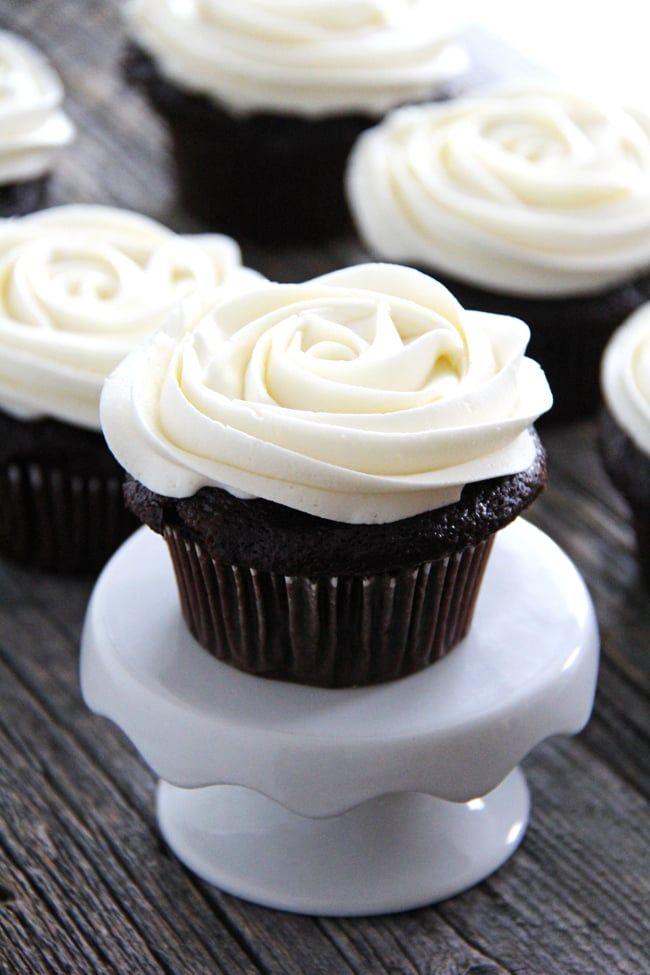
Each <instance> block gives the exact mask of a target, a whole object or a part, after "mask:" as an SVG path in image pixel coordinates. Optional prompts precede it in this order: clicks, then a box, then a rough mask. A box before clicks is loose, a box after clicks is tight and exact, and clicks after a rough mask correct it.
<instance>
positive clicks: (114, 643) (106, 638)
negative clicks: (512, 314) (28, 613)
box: [81, 520, 598, 915]
mask: <svg viewBox="0 0 650 975" xmlns="http://www.w3.org/2000/svg"><path fill="white" fill-rule="evenodd" d="M597 663H598V634H597V627H596V622H595V616H594V612H593V607H592V604H591V600H590V598H589V595H588V593H587V590H586V588H585V586H584V583H583V582H582V579H581V578H580V575H579V574H578V572H577V571H576V569H575V567H574V566H573V565H572V563H571V562H570V561H569V559H568V558H567V557H566V555H564V553H563V552H562V551H561V550H560V549H559V548H558V547H557V546H556V545H555V544H554V543H553V542H552V541H551V540H550V539H549V538H547V536H546V535H544V534H543V533H542V532H540V531H537V530H536V529H535V528H533V527H532V526H531V525H529V524H527V523H526V522H524V521H522V520H519V521H517V522H515V523H514V524H513V525H511V526H510V527H508V528H506V529H505V530H504V531H502V532H500V533H499V535H498V536H497V538H496V541H495V545H494V549H493V553H492V556H491V559H490V563H489V565H488V569H487V572H486V576H485V580H484V583H483V588H482V590H481V594H480V597H479V600H478V603H477V607H476V615H475V617H474V622H473V625H472V628H471V630H470V633H469V634H468V636H467V637H466V638H465V639H464V640H463V641H462V643H461V644H460V645H459V646H458V647H456V648H455V649H454V650H453V652H452V653H450V654H449V655H448V656H447V657H445V658H444V659H443V660H440V661H439V662H438V663H436V664H435V665H434V666H432V667H428V668H427V669H426V670H424V671H422V672H420V673H418V674H414V675H413V676H411V677H407V678H404V679H403V680H398V681H393V682H391V683H388V684H380V685H377V686H373V687H358V688H349V689H344V690H327V689H323V688H317V687H305V686H301V685H297V684H290V683H285V682H282V681H272V680H265V679H263V678H259V677H252V676H250V675H248V674H243V673H240V672H239V671H237V670H235V669H234V668H232V667H229V666H227V665H225V664H223V663H220V662H219V661H217V660H215V659H214V658H213V657H211V656H210V655H209V654H208V653H206V652H205V651H204V650H203V649H202V648H201V647H200V646H199V645H198V643H196V641H195V640H194V639H193V638H192V636H191V635H190V633H189V631H188V630H187V627H186V626H185V623H184V621H183V619H182V616H181V613H180V609H179V604H178V595H177V592H176V586H175V580H174V576H173V570H172V566H171V563H170V560H169V557H168V555H167V552H166V551H165V545H164V543H163V542H162V541H161V539H160V538H158V537H157V536H155V535H153V534H152V533H150V532H149V531H147V530H142V531H140V532H137V533H136V534H135V535H134V536H133V537H132V538H131V539H130V540H129V541H128V542H126V543H125V544H124V545H123V546H122V548H121V549H120V550H119V551H118V552H117V553H116V555H115V556H114V557H113V559H112V560H111V561H110V562H109V564H108V565H107V567H106V568H105V569H104V572H103V573H102V575H101V577H100V579H99V580H98V582H97V585H96V587H95V591H94V593H93V597H92V599H91V602H90V606H89V608H88V614H87V617H86V624H85V628H84V634H83V640H82V659H81V684H82V690H83V694H84V697H85V699H86V701H87V703H88V705H89V706H90V707H91V708H92V709H93V710H95V711H96V712H98V713H100V714H104V715H106V716H107V717H109V718H111V719H112V720H113V721H115V723H116V724H118V725H119V726H120V727H121V728H122V729H123V730H124V731H125V732H126V734H127V735H128V736H129V737H130V738H131V740H132V741H133V742H134V744H135V745H136V747H137V748H138V749H139V751H140V753H141V754H142V755H143V757H144V758H145V759H146V761H147V762H148V763H149V764H150V766H151V767H152V768H153V769H154V770H155V771H156V773H157V775H158V776H159V777H160V779H161V780H162V781H161V783H160V786H159V790H158V822H159V825H160V829H161V831H162V833H163V835H164V837H165V839H166V840H167V842H168V843H169V845H170V847H171V848H172V850H174V852H175V853H176V854H177V855H178V857H179V858H180V859H181V860H182V861H183V863H185V864H186V865H187V866H188V867H189V868H190V869H191V870H193V871H194V872H195V873H197V874H198V875H199V876H200V877H202V878H204V879H205V880H207V881H208V882H209V883H212V884H215V885H216V886H218V887H220V888H222V889H223V890H226V891H229V892H230V893H232V894H237V895H239V896H240V897H244V898H246V899H248V900H251V901H254V902H256V903H258V904H264V905H266V906H269V907H276V908H281V909H284V910H289V911H297V912H301V913H304V914H326V915H327V914H329V915H365V914H377V913H384V912H389V911H402V910H408V909H410V908H414V907H418V906H421V905H423V904H428V903H432V902H434V901H438V900H441V899H443V898H445V897H449V896H451V895H453V894H457V893H459V892H460V891H462V890H465V889H466V888H468V887H471V886H472V885H473V884H475V883H477V882H478V881H480V880H482V879H483V878H484V877H486V876H488V874H490V873H491V872H492V871H493V870H495V869H496V868H497V867H499V866H500V865H501V864H502V863H503V862H504V861H505V860H506V859H507V858H508V857H509V856H510V854H511V853H512V852H513V851H514V850H515V849H516V847H517V845H518V843H519V842H520V841H521V839H522V837H523V834H524V832H525V829H526V825H527V822H528V814H529V799H528V790H527V788H526V783H525V780H524V777H523V775H522V773H521V771H520V770H519V769H518V767H517V766H518V764H519V762H520V761H521V759H522V758H523V757H524V756H525V755H527V754H528V752H529V751H530V750H531V749H532V748H534V747H535V745H537V744H538V743H539V742H540V741H543V740H544V739H545V738H547V737H549V735H553V734H560V733H566V734H571V733H575V732H577V731H579V730H580V729H581V728H582V727H583V725H584V724H585V723H586V721H587V720H588V718H589V714H590V712H591V708H592V704H593V696H594V690H595V684H596V672H597Z"/></svg>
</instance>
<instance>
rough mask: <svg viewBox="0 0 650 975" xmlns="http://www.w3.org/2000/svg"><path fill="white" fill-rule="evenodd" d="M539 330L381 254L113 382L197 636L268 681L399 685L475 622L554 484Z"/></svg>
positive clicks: (232, 309) (261, 303)
mask: <svg viewBox="0 0 650 975" xmlns="http://www.w3.org/2000/svg"><path fill="white" fill-rule="evenodd" d="M528 335H529V333H528V329H527V328H526V326H525V325H524V324H523V323H522V322H519V321H516V320H514V319H507V318H500V317H498V316H493V315H486V314H483V313H480V312H467V311H464V310H463V309H462V308H461V307H460V305H459V304H458V303H457V302H456V300H455V299H454V298H453V296H452V295H451V294H450V293H449V292H448V291H447V290H446V289H445V288H444V287H442V286H441V285H440V284H438V283H437V282H435V281H433V280H432V279H431V278H429V277H428V276H426V275H424V274H421V273H419V272H418V271H414V270H412V269H409V268H401V267H395V266H391V265H366V266H361V267H355V268H349V269H347V270H344V271H338V272H336V273H334V274H329V275H326V276H324V277H322V278H317V279H316V280H314V281H311V282H308V283H306V284H303V285H266V286H264V287H261V288H260V289H258V290H255V291H252V292H250V293H248V294H246V295H244V296H241V297H238V298H235V299H233V300H232V301H228V302H226V303H224V304H223V305H221V306H220V307H219V308H217V309H215V310H214V311H213V312H212V313H210V314H209V315H207V316H206V317H205V318H204V319H203V320H201V321H200V322H198V323H197V324H196V325H195V326H193V327H189V328H187V327H185V326H184V325H183V323H182V322H177V323H176V324H175V326H170V327H168V328H166V329H165V330H163V331H161V332H160V333H158V334H157V335H155V336H154V337H153V338H152V339H150V340H149V341H148V342H147V343H145V344H144V345H143V346H141V347H140V348H139V349H137V350H135V351H134V352H133V353H132V354H131V355H130V356H129V357H128V358H127V359H126V360H125V361H124V363H123V364H122V365H121V366H120V367H119V368H118V369H117V370H116V372H115V373H114V374H113V376H111V377H110V378H109V380H108V381H107V383H106V385H105V388H104V392H103V395H102V406H101V414H102V426H103V429H104V433H105V436H106V439H107V441H108V444H109V446H110V448H111V450H112V451H113V452H114V454H115V456H116V458H117V459H118V461H119V462H120V463H121V464H122V465H123V466H124V467H125V468H126V470H127V471H128V472H129V474H130V475H131V480H130V481H129V482H128V483H127V485H126V488H125V494H126V500H127V504H128V506H129V507H130V509H131V510H132V511H133V512H134V513H135V514H137V515H138V517H139V518H140V519H141V520H142V521H144V522H145V523H146V524H148V525H149V526H150V527H151V528H153V529H154V531H157V532H159V533H160V534H162V535H163V537H164V538H165V540H166V542H167V544H168V547H169V550H170V553H171V557H172V561H173V563H174V568H175V572H176V578H177V582H178V587H179V593H180V600H181V607H182V611H183V613H184V616H185V619H186V621H187V623H188V626H189V628H190V630H191V632H192V633H193V634H194V636H195V637H196V639H197V640H198V641H199V642H200V643H201V644H202V645H203V646H204V647H205V648H206V649H207V650H209V651H210V652H211V653H213V654H214V655H215V656H216V657H218V658H219V659H221V660H224V661H226V662H228V663H230V664H232V665H234V666H236V667H238V668H239V669H241V670H244V671H247V672H249V673H252V674H257V675H261V676H268V677H276V678H282V679H285V680H294V681H299V682H301V683H309V684H317V685H320V686H326V687H343V686H350V685H360V684H370V683H376V682H381V681H385V680H391V679H394V678H398V677H402V676H405V675H407V674H410V673H413V672H415V671H417V670H420V669H422V668H423V667H425V666H427V665H428V664H430V663H432V662H434V661H435V660H437V659H439V658H440V657H441V656H443V655H444V654H446V653H448V652H449V651H450V650H451V649H452V648H453V647H454V646H455V645H456V644H457V643H458V642H459V641H460V639H462V637H463V636H464V635H465V633H466V632H467V630H468V628H469V626H470V623H471V618H472V612H473V609H474V605H475V602H476V598H477V594H478V591H479V586H480V582H481V578H482V576H483V572H484V570H485V565H486V561H487V558H488V554H489V551H490V546H491V543H492V539H493V537H494V534H495V533H496V532H497V531H498V530H499V529H500V528H502V527H503V526H504V525H506V524H508V523H509V522H510V521H512V520H513V519H514V518H515V517H517V515H518V514H519V513H520V512H521V511H523V510H524V509H525V508H526V507H527V506H528V505H529V504H530V503H531V502H532V501H533V500H534V498H535V497H536V496H537V494H538V493H539V491H540V490H541V488H542V487H543V485H544V482H545V460H544V452H543V450H542V448H541V446H540V444H539V441H538V440H537V438H536V436H535V435H534V434H533V433H532V431H531V430H530V425H531V424H532V423H533V422H534V420H535V419H536V418H537V417H538V416H539V415H540V414H541V413H543V412H545V411H546V410H547V409H548V408H549V407H550V405H551V395H550V391H549V388H548V385H547V383H546V379H545V377H544V374H543V373H542V372H541V370H540V369H539V367H538V366H537V365H536V364H535V363H534V362H532V361H531V360H530V359H527V358H525V357H524V354H525V348H526V344H527V341H528Z"/></svg>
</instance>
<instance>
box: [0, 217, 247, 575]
mask: <svg viewBox="0 0 650 975" xmlns="http://www.w3.org/2000/svg"><path fill="white" fill-rule="evenodd" d="M258 278H259V276H258V275H255V273H254V272H252V271H248V270H246V269H244V268H242V267H241V266H240V259H239V251H238V248H237V246H236V244H235V243H234V242H233V241H232V240H230V239H229V238H225V237H220V236H215V235H211V236H208V235H205V236H195V237H181V236H179V235H177V234H174V233H172V231H170V230H167V229H166V228H165V227H163V226H161V225H160V224H158V223H156V222H155V221H153V220H149V219H147V218H146V217H142V216H139V215H137V214H134V213H130V212H127V211H122V210H116V209H112V208H109V207H99V206H68V207H57V208H54V209H51V210H45V211H42V212H41V213H37V214H33V215H31V216H28V217H23V218H20V219H13V220H5V221H0V553H1V554H5V555H9V556H11V557H14V558H17V559H20V560H23V561H25V562H29V563H32V564H34V565H38V566H42V567H50V568H61V569H65V570H85V569H92V568H95V567H97V566H98V565H101V564H102V563H103V562H104V561H105V559H106V557H107V556H108V555H109V554H110V552H111V551H112V550H113V548H115V546H116V545H117V544H118V542H119V541H121V540H122V539H123V538H124V537H125V535H126V534H128V532H129V531H131V530H132V528H133V522H132V521H131V519H130V518H128V517H127V516H126V515H125V513H124V511H123V505H122V498H121V488H122V480H123V475H122V471H121V469H120V467H119V465H118V464H117V463H116V462H115V460H114V459H113V457H112V456H111V454H110V453H109V451H108V450H107V449H106V445H105V443H104V440H103V437H102V435H101V432H100V424H99V396H100V391H101V387H102V383H103V381H104V378H105V377H106V376H107V375H108V373H109V372H111V370H112V369H114V368H115V366H116V365H117V364H118V363H119V362H120V361H121V359H122V358H123V357H124V356H125V355H126V354H127V352H128V351H129V350H130V349H131V348H132V347H133V345H135V344H136V343H137V342H138V341H139V340H141V339H142V338H143V337H144V336H146V335H147V334H149V333H150V332H151V331H152V329H153V328H154V327H155V326H156V325H157V324H158V322H159V320H160V318H161V316H164V315H166V314H167V313H168V312H169V310H170V308H172V307H174V306H175V305H176V304H177V303H179V302H182V301H186V302H187V303H189V308H190V309H192V310H194V309H196V310H198V309H200V308H201V307H202V302H205V303H206V307H208V306H210V305H211V304H213V303H214V302H215V301H216V300H218V297H219V295H221V294H223V295H226V294H228V293H229V289H233V290H239V289H243V288H245V287H249V286H250V285H251V282H253V281H257V280H258Z"/></svg>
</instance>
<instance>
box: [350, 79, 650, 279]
mask: <svg viewBox="0 0 650 975" xmlns="http://www.w3.org/2000/svg"><path fill="white" fill-rule="evenodd" d="M347 188H348V196H349V199H350V203H351V206H352V209H353V212H354V215H355V219H356V222H357V226H358V228H359V231H360V233H361V235H362V237H363V238H364V240H365V241H366V243H367V245H368V246H369V247H370V248H371V249H372V250H373V252H374V253H376V254H377V255H378V256H380V257H383V258H388V259H390V260H399V261H407V262H414V263H418V264H421V265H423V266H425V267H429V268H432V269H433V271H434V272H435V270H436V269H437V270H439V271H440V272H441V273H448V274H451V275H453V276H455V277H457V278H459V279H461V280H464V281H468V282H469V283H470V284H476V285H480V286H484V287H486V288H488V289H490V290H492V291H504V292H506V293H510V294H527V295H534V296H540V297H545V296H546V297H553V296H562V295H572V294H576V295H577V294H586V293H589V292H595V291H599V290H605V289H606V288H607V287H608V286H611V285H614V284H616V283H619V282H621V281H624V280H625V279H628V278H631V277H633V276H634V275H635V274H637V273H638V272H643V271H647V270H648V268H649V267H650V117H649V116H647V115H645V114H643V113H642V112H640V111H636V112H635V111H631V110H630V111H627V110H625V109H623V108H621V107H618V106H615V105H608V104H606V103H604V102H602V101H600V100H595V99H592V98H589V97H587V96H584V95H581V94H578V93H576V92H573V91H570V90H566V89H563V88H562V87H560V86H558V85H534V86H517V87H512V88H501V89H493V90H491V91H490V90H488V91H485V92H484V93H483V94H480V93H479V94H477V95H475V96H474V97H471V98H464V99H459V100H455V101H452V102H449V103H444V104H438V105H426V106H415V107H411V108H404V109H400V110H398V111H396V112H394V113H392V114H391V115H389V116H388V118H387V119H386V120H385V121H384V122H383V123H382V124H381V125H379V126H377V127H376V128H374V129H370V130H368V131H367V132H366V133H364V134H363V135H362V136H361V138H360V139H359V141H358V143H357V145H356V147H355V149H354V151H353V154H352V157H351V161H350V165H349V169H348V175H347Z"/></svg>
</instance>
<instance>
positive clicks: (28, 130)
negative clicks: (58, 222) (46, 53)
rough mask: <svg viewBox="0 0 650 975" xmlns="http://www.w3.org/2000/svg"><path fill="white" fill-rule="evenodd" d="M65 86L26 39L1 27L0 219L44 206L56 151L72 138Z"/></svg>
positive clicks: (72, 129)
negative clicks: (67, 113)
mask: <svg viewBox="0 0 650 975" xmlns="http://www.w3.org/2000/svg"><path fill="white" fill-rule="evenodd" d="M62 102H63V85H62V84H61V79H60V78H59V76H58V75H57V74H56V72H55V71H54V70H53V69H52V68H51V67H50V65H49V64H48V62H47V61H46V60H45V58H44V57H43V55H42V54H41V53H40V51H38V50H37V49H36V48H35V47H33V46H32V45H31V44H29V43H28V42H27V41H25V40H23V39H22V38H21V37H18V35H17V34H11V33H9V32H7V31H0V217H11V216H17V215H20V214H24V213H29V212H30V211H32V210H36V209H38V208H39V207H41V206H43V203H44V202H45V194H46V188H47V180H48V172H49V170H50V166H51V162H52V155H53V153H54V152H56V150H57V149H59V148H61V147H62V146H65V145H67V144H68V143H69V142H71V141H72V138H73V136H74V126H73V125H72V122H70V120H69V119H68V117H67V116H66V115H65V114H64V113H63V112H62V111H61V104H62Z"/></svg>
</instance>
